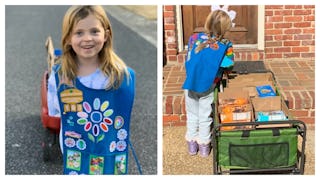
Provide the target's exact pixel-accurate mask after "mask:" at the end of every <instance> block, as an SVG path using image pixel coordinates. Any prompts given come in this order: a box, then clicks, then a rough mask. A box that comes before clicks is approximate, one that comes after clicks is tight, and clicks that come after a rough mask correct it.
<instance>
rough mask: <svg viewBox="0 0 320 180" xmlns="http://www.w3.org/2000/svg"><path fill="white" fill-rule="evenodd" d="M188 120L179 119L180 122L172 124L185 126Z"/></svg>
mask: <svg viewBox="0 0 320 180" xmlns="http://www.w3.org/2000/svg"><path fill="white" fill-rule="evenodd" d="M185 125H186V122H185V121H178V122H173V123H172V126H185Z"/></svg>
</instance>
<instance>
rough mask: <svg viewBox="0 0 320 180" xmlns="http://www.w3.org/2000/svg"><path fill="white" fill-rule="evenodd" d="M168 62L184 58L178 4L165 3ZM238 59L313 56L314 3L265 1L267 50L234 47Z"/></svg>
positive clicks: (306, 57)
mask: <svg viewBox="0 0 320 180" xmlns="http://www.w3.org/2000/svg"><path fill="white" fill-rule="evenodd" d="M163 17H164V42H165V52H166V57H167V63H169V64H170V63H173V64H174V63H182V62H184V52H182V53H181V52H178V50H177V30H176V15H175V6H173V5H168V6H163ZM234 51H235V55H236V57H237V59H236V60H238V61H239V60H241V61H254V60H277V59H306V60H308V59H312V60H314V57H315V55H314V52H315V6H314V5H266V6H265V50H264V51H261V50H260V51H259V50H255V49H235V50H234Z"/></svg>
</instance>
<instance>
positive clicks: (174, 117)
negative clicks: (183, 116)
mask: <svg viewBox="0 0 320 180" xmlns="http://www.w3.org/2000/svg"><path fill="white" fill-rule="evenodd" d="M162 118H163V121H179V120H180V116H179V115H163V116H162Z"/></svg>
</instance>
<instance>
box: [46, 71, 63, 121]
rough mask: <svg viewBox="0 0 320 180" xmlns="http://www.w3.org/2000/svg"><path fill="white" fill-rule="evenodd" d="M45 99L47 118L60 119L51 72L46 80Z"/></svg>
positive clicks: (54, 83)
mask: <svg viewBox="0 0 320 180" xmlns="http://www.w3.org/2000/svg"><path fill="white" fill-rule="evenodd" d="M47 98H48V99H47V101H48V114H49V116H54V117H61V115H60V106H59V100H58V95H57V86H56V78H55V72H54V71H51V74H50V77H49V79H48V92H47Z"/></svg>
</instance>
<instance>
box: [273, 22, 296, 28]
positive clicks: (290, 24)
mask: <svg viewBox="0 0 320 180" xmlns="http://www.w3.org/2000/svg"><path fill="white" fill-rule="evenodd" d="M290 27H292V23H275V25H274V28H290Z"/></svg>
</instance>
